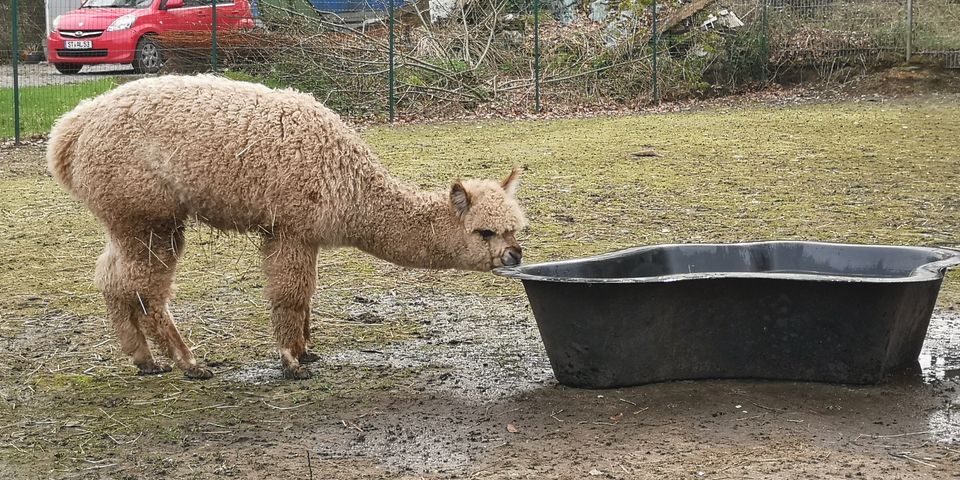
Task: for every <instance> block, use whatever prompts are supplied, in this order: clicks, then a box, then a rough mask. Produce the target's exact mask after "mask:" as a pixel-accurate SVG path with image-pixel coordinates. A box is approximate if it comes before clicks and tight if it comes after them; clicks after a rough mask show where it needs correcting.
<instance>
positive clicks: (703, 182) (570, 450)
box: [0, 95, 960, 479]
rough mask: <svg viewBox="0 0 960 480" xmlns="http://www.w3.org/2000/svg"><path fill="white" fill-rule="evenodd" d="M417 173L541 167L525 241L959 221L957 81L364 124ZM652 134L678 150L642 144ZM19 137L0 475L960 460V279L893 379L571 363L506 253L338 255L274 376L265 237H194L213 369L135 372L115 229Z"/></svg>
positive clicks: (839, 233)
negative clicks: (574, 113) (547, 347)
mask: <svg viewBox="0 0 960 480" xmlns="http://www.w3.org/2000/svg"><path fill="white" fill-rule="evenodd" d="M365 136H366V138H368V140H370V142H371V143H372V144H373V145H374V146H375V147H376V148H377V150H378V151H380V152H381V154H382V156H383V159H384V163H385V164H386V165H387V166H388V167H389V168H390V169H391V170H392V171H394V172H395V173H397V174H398V175H399V176H401V177H404V178H407V179H409V180H411V181H413V182H415V183H418V184H421V185H424V186H428V185H429V186H436V185H444V184H445V183H446V182H447V181H448V177H450V176H451V175H455V173H451V172H463V173H464V174H465V175H466V176H494V175H497V176H499V175H500V174H501V173H502V171H503V170H505V168H504V166H505V165H509V163H511V161H515V162H518V163H519V164H521V165H522V166H524V167H525V168H526V173H525V177H524V187H523V190H522V192H521V200H522V201H523V202H524V204H525V205H526V206H527V210H528V213H529V215H530V219H531V228H530V231H529V232H526V234H525V235H524V238H523V240H524V242H525V250H526V252H527V255H528V257H527V258H528V260H529V261H533V262H536V261H544V260H551V259H556V258H568V257H571V256H583V255H589V254H593V253H597V252H601V251H609V250H612V249H616V248H622V247H626V246H631V245H636V244H649V243H664V242H674V241H741V240H750V239H763V238H802V239H819V240H833V241H851V242H871V243H903V244H922V245H945V246H960V236H958V232H960V221H958V219H960V200H958V194H957V187H956V185H958V184H960V161H958V158H957V153H956V152H957V151H960V98H958V97H956V96H955V95H947V96H941V95H935V96H921V97H908V98H899V99H885V98H880V99H876V100H871V101H870V102H853V101H847V102H838V103H818V104H816V105H799V106H796V105H790V106H783V105H778V106H775V107H764V106H752V107H750V108H747V109H730V108H723V107H721V108H718V109H711V110H706V111H702V112H696V113H685V114H674V115H660V116H649V117H634V118H631V117H625V118H617V119H590V120H571V121H551V122H520V123H506V122H486V123H457V124H445V125H424V126H410V127H402V128H394V129H387V128H383V129H373V130H371V131H368V132H366V134H365ZM641 149H643V150H646V149H654V150H656V151H657V153H658V155H660V156H659V157H637V156H633V155H631V153H632V152H635V151H638V150H641ZM42 162H43V161H42V150H41V149H40V148H39V147H26V148H21V149H16V150H10V149H7V150H2V151H0V217H2V218H3V222H2V223H0V260H2V262H0V288H2V291H0V359H2V362H0V478H15V479H20V478H24V479H32V478H118V479H125V478H130V479H140V478H249V479H260V478H317V479H327V478H344V479H347V478H410V479H418V478H495V479H505V478H563V479H566V478H651V479H654V478H656V479H660V478H667V479H674V478H676V479H687V478H690V479H699V478H709V479H723V478H730V479H734V478H736V479H740V478H756V479H760V478H771V479H793V478H876V479H895V478H905V479H907V478H909V479H913V478H918V479H920V478H923V479H925V478H960V392H958V387H960V312H958V307H960V282H958V278H960V277H958V276H957V274H956V272H954V273H953V274H951V275H950V276H949V277H948V278H947V279H946V281H945V284H944V287H943V290H942V292H941V298H940V299H939V301H938V307H937V309H936V311H935V313H934V316H933V319H932V321H931V326H930V330H929V332H928V337H927V341H926V343H925V346H924V351H923V353H922V355H921V357H920V359H919V360H920V367H921V369H920V371H919V372H913V373H908V374H904V375H900V376H896V377H892V378H890V379H887V380H886V381H884V382H883V383H882V384H880V385H876V386H846V385H828V384H817V383H801V382H771V381H759V380H722V381H696V382H668V383H661V384H655V385H646V386H640V387H633V388H624V389H614V390H582V389H573V388H568V387H564V386H560V385H558V384H557V383H556V381H555V380H554V378H553V376H552V373H551V370H550V366H549V363H548V360H547V358H546V355H545V353H544V350H543V346H542V344H541V342H540V338H539V335H538V332H537V329H536V323H535V321H534V319H533V317H532V314H531V312H530V309H529V306H528V304H527V302H526V297H525V296H524V294H523V291H522V289H520V287H519V285H517V284H516V283H515V282H512V281H510V280H507V279H503V278H499V277H494V276H492V275H489V274H476V273H456V272H428V271H417V270H407V269H401V268H397V267H394V266H391V265H389V264H386V263H383V262H380V261H377V260H374V259H371V258H369V257H367V256H365V255H363V254H360V253H356V252H324V253H323V254H322V255H321V259H320V268H319V271H318V276H319V284H320V285H321V288H320V290H319V291H318V293H317V295H316V296H315V298H314V318H315V321H314V328H313V332H314V333H313V335H314V338H315V341H316V343H317V346H316V347H317V350H318V352H320V353H321V354H322V355H323V359H322V360H321V361H320V362H319V363H318V364H315V365H314V366H313V370H314V372H315V376H314V378H312V379H310V380H307V381H300V382H294V381H287V380H283V379H281V376H280V371H279V365H278V361H277V359H276V355H275V354H274V353H273V351H272V347H271V340H270V330H269V326H268V322H269V320H268V318H269V316H268V312H267V310H266V305H265V303H264V301H263V299H262V298H261V296H260V288H261V287H262V277H261V275H260V274H259V270H258V262H257V259H256V255H255V252H256V245H255V242H254V241H253V239H249V238H243V237H237V236H229V235H222V234H219V233H217V232H211V231H209V230H206V229H204V228H202V227H196V228H193V229H191V231H190V233H189V235H188V242H189V243H190V245H189V246H188V257H187V258H186V260H185V261H184V264H183V265H182V266H181V269H180V273H179V280H178V281H179V286H180V290H179V294H178V298H177V300H176V302H175V303H174V305H173V312H174V315H175V317H176V318H177V319H178V322H179V324H180V328H181V330H182V331H183V333H184V336H185V337H186V339H187V341H188V343H189V344H190V345H191V346H192V348H193V349H194V351H195V352H196V353H197V355H198V356H199V357H201V358H202V359H203V361H204V362H205V363H207V364H208V365H210V366H211V367H212V368H213V370H214V371H215V373H216V377H215V378H214V379H212V380H210V381H205V382H198V381H188V380H185V379H184V378H183V377H182V376H181V375H179V374H177V373H176V372H174V373H172V374H168V375H163V376H157V377H138V376H136V375H135V369H134V368H133V367H132V366H131V365H129V362H128V360H127V359H125V358H123V356H122V355H121V354H120V352H119V350H118V349H117V347H116V345H115V342H114V340H113V338H112V336H111V332H110V328H109V326H108V325H107V324H106V323H105V320H104V318H103V312H102V306H101V304H100V300H99V298H98V295H97V293H96V291H95V290H93V287H92V285H91V284H90V275H91V272H92V264H93V261H94V260H95V258H96V255H97V254H98V253H99V250H100V249H101V248H102V242H103V238H102V231H101V230H100V229H99V227H98V226H97V225H96V224H95V223H94V222H93V220H92V219H91V218H90V217H89V216H88V215H87V214H86V213H85V211H84V210H83V209H82V207H81V206H79V205H77V204H76V203H74V202H73V201H72V200H70V199H69V197H68V196H67V195H66V194H64V193H63V192H62V191H60V190H59V188H58V187H56V186H55V185H54V184H53V182H52V181H51V179H50V178H49V177H48V176H47V175H46V174H45V173H44V171H43V163H42Z"/></svg>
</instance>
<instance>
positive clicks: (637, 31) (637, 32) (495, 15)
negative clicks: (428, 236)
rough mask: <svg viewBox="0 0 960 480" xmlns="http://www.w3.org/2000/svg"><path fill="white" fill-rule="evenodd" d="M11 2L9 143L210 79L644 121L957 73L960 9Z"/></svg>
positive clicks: (937, 1) (240, 0)
mask: <svg viewBox="0 0 960 480" xmlns="http://www.w3.org/2000/svg"><path fill="white" fill-rule="evenodd" d="M39 3H40V2H33V1H26V0H11V1H10V2H5V3H4V4H3V5H0V21H2V23H3V30H0V31H2V32H3V34H2V35H0V37H2V39H0V111H2V112H3V115H2V117H0V138H10V137H14V136H21V135H22V136H30V135H42V134H44V133H45V132H46V131H47V130H48V129H49V127H50V124H51V123H52V121H53V120H54V119H55V118H56V117H57V116H59V115H60V114H62V113H63V112H65V111H67V110H69V109H70V108H72V107H73V106H75V105H76V104H77V103H78V102H79V101H80V100H81V99H83V98H87V97H90V96H93V95H96V94H99V93H101V92H103V91H106V90H109V89H110V88H113V87H115V86H116V85H118V84H120V83H123V82H126V81H130V80H133V79H136V78H140V77H142V76H148V75H164V74H170V73H201V72H214V73H216V74H220V75H227V76H231V77H233V78H237V79H242V80H250V81H257V82H261V83H265V84H267V85H270V86H277V87H280V86H284V87H285V86H292V87H294V88H297V89H300V90H304V91H308V92H311V93H313V94H314V95H315V96H316V97H317V98H318V99H319V100H321V101H323V102H324V103H325V104H327V105H328V106H330V107H331V108H333V109H335V110H337V111H339V112H341V113H342V114H344V115H346V116H349V117H357V118H377V119H391V120H392V119H393V118H395V117H396V116H408V117H414V116H419V115H428V116H441V115H447V114H453V115H456V114H461V113H465V112H467V113H473V114H485V113H491V114H493V113H498V112H500V113H502V112H509V113H512V114H516V113H522V112H536V111H540V110H541V108H544V109H549V110H552V111H559V112H563V111H565V110H574V109H579V108H582V107H584V106H594V107H604V106H612V107H614V108H617V107H621V108H622V107H624V106H626V107H633V106H639V105H642V104H646V103H650V102H656V101H659V100H660V99H661V98H666V99H670V98H680V97H690V96H702V95H711V94H714V93H715V92H718V91H735V90H736V89H738V88H743V87H746V86H751V85H758V84H763V83H764V82H767V81H770V80H778V79H781V78H784V77H786V76H789V75H793V74H795V73H797V72H811V71H812V72H814V73H816V74H817V75H818V76H824V75H833V74H835V73H836V72H839V71H849V70H850V69H851V68H854V69H857V68H859V69H861V70H862V69H864V68H869V67H871V66H875V65H884V64H892V63H902V62H904V61H908V58H909V57H910V56H913V57H914V59H915V58H929V59H932V60H933V61H936V62H939V63H941V64H943V65H945V66H948V67H949V66H956V67H960V65H958V63H960V55H958V53H957V52H960V34H958V33H957V32H960V29H957V28H956V25H957V21H958V20H960V2H958V1H957V0H869V1H867V0H728V1H721V2H717V1H710V0H676V1H674V0H671V1H664V0H659V1H656V0H638V1H636V2H625V3H624V2H613V1H611V0H593V1H586V0H582V1H581V2H577V1H573V0H46V2H43V4H42V5H39Z"/></svg>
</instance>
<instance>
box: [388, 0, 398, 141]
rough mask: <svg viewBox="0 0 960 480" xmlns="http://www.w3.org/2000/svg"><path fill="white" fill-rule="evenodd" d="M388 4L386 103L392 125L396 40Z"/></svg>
mask: <svg viewBox="0 0 960 480" xmlns="http://www.w3.org/2000/svg"><path fill="white" fill-rule="evenodd" d="M389 2H390V5H389V6H388V7H387V9H388V10H389V11H390V40H389V47H388V48H389V50H390V51H389V52H388V54H387V56H388V57H389V59H388V70H389V72H388V74H387V83H388V84H389V89H390V92H389V93H388V94H387V95H388V101H389V102H390V123H393V120H394V119H395V118H396V110H397V97H396V90H397V72H396V71H395V68H396V62H395V59H394V55H395V50H394V49H395V47H396V44H395V41H396V39H395V36H394V25H395V21H396V18H395V15H394V7H393V0H389Z"/></svg>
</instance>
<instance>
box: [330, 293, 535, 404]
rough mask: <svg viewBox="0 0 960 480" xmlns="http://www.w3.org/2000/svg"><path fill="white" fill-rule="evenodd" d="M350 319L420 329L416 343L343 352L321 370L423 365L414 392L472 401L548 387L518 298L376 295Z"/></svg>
mask: <svg viewBox="0 0 960 480" xmlns="http://www.w3.org/2000/svg"><path fill="white" fill-rule="evenodd" d="M348 314H349V315H350V316H351V317H357V318H366V317H371V318H396V317H403V318H407V319H410V320H413V321H416V322H418V323H420V324H421V325H423V326H424V327H425V329H426V334H425V335H424V338H422V339H416V340H412V341H405V342H401V343H397V344H392V345H384V346H381V347H378V348H377V349H375V350H360V351H356V350H354V351H342V352H338V353H335V354H333V355H331V356H328V357H326V358H324V359H322V360H321V365H322V364H324V363H329V364H335V365H336V364H339V365H342V364H348V365H366V366H370V365H379V366H390V367H392V368H420V367H430V368H433V369H436V370H437V374H436V375H434V376H433V377H432V378H428V379H426V380H425V382H424V384H423V385H421V386H420V387H421V388H423V389H424V391H431V392H442V391H447V392H451V391H452V392H456V393H457V395H461V396H465V397H469V398H471V399H474V400H481V401H483V400H493V399H499V398H504V397H507V396H513V395H517V394H519V393H523V392H525V391H529V390H532V389H535V388H537V387H540V386H543V385H545V384H548V383H552V382H553V371H552V370H551V369H550V363H549V360H548V359H547V354H546V352H545V351H544V349H543V344H542V343H541V342H540V335H539V333H538V332H537V326H536V323H535V321H534V319H533V317H532V316H531V315H530V313H529V308H528V307H527V303H526V300H525V299H523V298H520V299H516V298H489V297H479V296H450V295H420V296H419V297H411V296H393V295H379V296H369V297H363V298H357V299H356V301H355V303H354V304H353V305H351V306H350V307H349V309H348Z"/></svg>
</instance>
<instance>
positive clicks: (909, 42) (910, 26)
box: [907, 0, 913, 63]
mask: <svg viewBox="0 0 960 480" xmlns="http://www.w3.org/2000/svg"><path fill="white" fill-rule="evenodd" d="M912 43H913V0H907V63H910V56H911V55H912V54H913V51H912V48H913V45H912Z"/></svg>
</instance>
